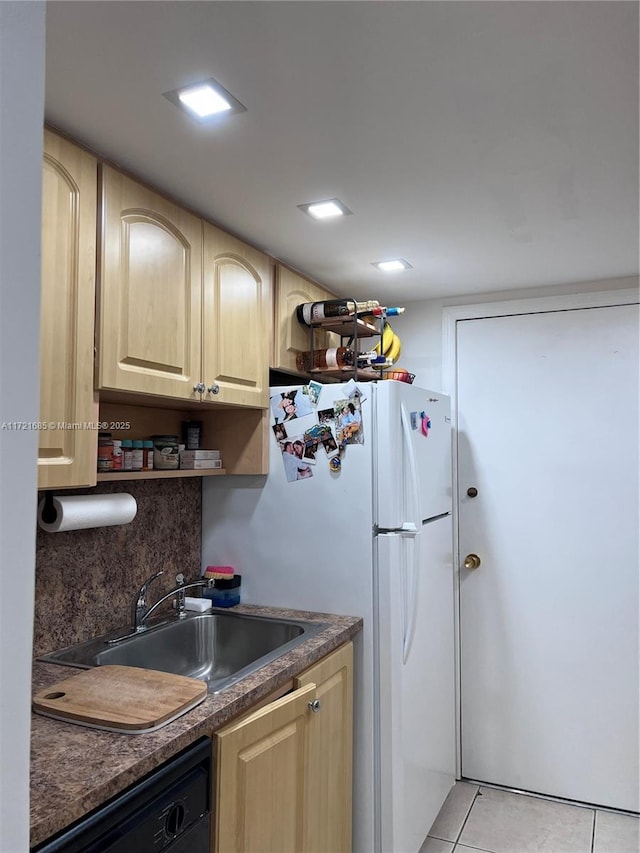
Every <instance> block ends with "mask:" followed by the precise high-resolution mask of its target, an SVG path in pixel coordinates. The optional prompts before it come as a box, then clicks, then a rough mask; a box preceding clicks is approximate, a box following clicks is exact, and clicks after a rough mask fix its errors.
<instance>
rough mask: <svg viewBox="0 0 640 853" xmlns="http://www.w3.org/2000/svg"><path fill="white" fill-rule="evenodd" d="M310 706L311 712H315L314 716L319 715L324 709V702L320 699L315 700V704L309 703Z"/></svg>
mask: <svg viewBox="0 0 640 853" xmlns="http://www.w3.org/2000/svg"><path fill="white" fill-rule="evenodd" d="M307 705H308V706H309V710H310V711H313V713H314V714H317V713H318V711H319V710H320V708H321V707H322V702H321V701H320V700H319V699H314V700H313V702H307Z"/></svg>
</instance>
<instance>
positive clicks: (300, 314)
mask: <svg viewBox="0 0 640 853" xmlns="http://www.w3.org/2000/svg"><path fill="white" fill-rule="evenodd" d="M379 305H380V303H379V302H378V301H377V300H375V299H370V300H369V301H368V302H354V301H353V300H352V299H330V300H328V301H326V302H303V303H302V304H301V305H298V306H297V308H296V317H297V318H298V322H300V323H302V324H303V325H305V326H310V325H311V324H312V323H320V322H322V320H332V319H335V318H339V317H352V316H353V315H354V314H360V313H361V312H365V311H371V310H373V309H374V308H378V307H379Z"/></svg>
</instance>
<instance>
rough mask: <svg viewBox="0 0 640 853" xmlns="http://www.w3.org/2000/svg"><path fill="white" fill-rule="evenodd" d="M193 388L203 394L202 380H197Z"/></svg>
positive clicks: (203, 385)
mask: <svg viewBox="0 0 640 853" xmlns="http://www.w3.org/2000/svg"><path fill="white" fill-rule="evenodd" d="M193 390H194V391H196V392H197V393H198V394H204V392H205V390H206V389H205V384H204V382H198V384H197V385H194V386H193Z"/></svg>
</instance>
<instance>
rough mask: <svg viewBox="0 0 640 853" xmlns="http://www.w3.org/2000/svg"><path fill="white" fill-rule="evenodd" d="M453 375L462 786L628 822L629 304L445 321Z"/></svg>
mask: <svg viewBox="0 0 640 853" xmlns="http://www.w3.org/2000/svg"><path fill="white" fill-rule="evenodd" d="M457 364H458V375H457V383H458V399H457V408H458V472H459V482H458V487H459V537H460V539H459V548H460V555H461V563H462V562H463V561H464V558H465V556H466V555H467V554H469V553H475V554H477V555H478V556H479V557H480V558H481V561H482V562H481V565H480V567H479V568H477V569H474V570H467V569H465V568H464V567H463V566H461V568H460V656H461V659H460V666H461V724H462V757H461V760H462V775H463V776H464V777H466V778H472V779H477V780H481V781H485V782H491V783H495V784H500V785H506V786H509V787H514V788H520V789H524V790H530V791H536V792H541V793H544V794H549V795H553V796H559V797H566V798H570V799H574V800H580V801H583V802H590V803H596V804H601V805H606V806H611V807H615V808H620V809H629V810H634V811H636V810H638V776H639V767H638V764H639V758H638V756H639V752H638V730H639V722H640V720H639V709H638V702H639V698H638V697H639V690H638V637H639V634H638V570H639V568H638V560H639V556H638V517H639V516H638V306H637V305H626V306H616V307H606V308H590V309H579V310H572V311H558V312H553V313H540V314H527V315H520V316H509V317H494V318H488V319H486V318H485V319H478V320H465V321H459V322H458V324H457ZM469 488H475V489H477V496H475V497H470V496H468V495H467V490H468V489H469Z"/></svg>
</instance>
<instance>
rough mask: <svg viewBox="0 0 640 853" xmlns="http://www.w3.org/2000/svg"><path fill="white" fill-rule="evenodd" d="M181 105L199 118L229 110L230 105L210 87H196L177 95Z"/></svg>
mask: <svg viewBox="0 0 640 853" xmlns="http://www.w3.org/2000/svg"><path fill="white" fill-rule="evenodd" d="M178 97H179V98H180V100H181V101H182V103H183V104H184V105H185V107H187V108H188V109H190V110H192V111H193V112H194V113H195V114H196V115H197V116H199V117H200V118H205V117H206V116H212V115H215V114H216V113H222V112H224V111H225V110H230V109H231V104H230V103H229V101H227V99H226V98H223V97H222V95H219V94H218V93H217V92H216V90H215V89H212V88H211V86H208V85H207V86H197V87H196V88H195V89H186V90H185V91H184V92H180V94H179V95H178Z"/></svg>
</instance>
